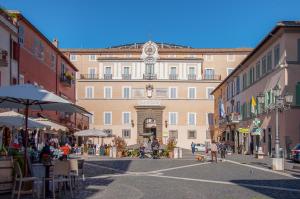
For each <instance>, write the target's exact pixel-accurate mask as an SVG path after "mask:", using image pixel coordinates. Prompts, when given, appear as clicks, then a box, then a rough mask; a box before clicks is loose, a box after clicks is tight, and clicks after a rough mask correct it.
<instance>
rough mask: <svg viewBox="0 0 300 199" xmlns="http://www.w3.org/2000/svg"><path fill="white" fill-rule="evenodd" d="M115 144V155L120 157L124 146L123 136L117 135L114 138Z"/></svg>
mask: <svg viewBox="0 0 300 199" xmlns="http://www.w3.org/2000/svg"><path fill="white" fill-rule="evenodd" d="M115 145H116V148H117V157H118V158H121V157H122V155H123V152H124V151H125V148H126V142H125V140H124V139H123V138H121V137H119V136H118V137H116V138H115Z"/></svg>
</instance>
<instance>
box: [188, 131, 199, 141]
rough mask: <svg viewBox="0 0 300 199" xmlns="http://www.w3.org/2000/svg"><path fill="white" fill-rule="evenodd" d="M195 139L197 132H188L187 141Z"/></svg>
mask: <svg viewBox="0 0 300 199" xmlns="http://www.w3.org/2000/svg"><path fill="white" fill-rule="evenodd" d="M196 138H197V131H195V130H188V139H196Z"/></svg>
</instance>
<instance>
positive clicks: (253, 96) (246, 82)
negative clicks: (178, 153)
mask: <svg viewBox="0 0 300 199" xmlns="http://www.w3.org/2000/svg"><path fill="white" fill-rule="evenodd" d="M274 88H279V89H280V94H281V95H282V96H285V95H286V94H292V95H293V103H292V104H290V105H287V106H286V108H288V109H286V110H282V111H281V112H280V113H279V138H280V146H281V147H282V148H283V149H284V150H285V151H286V152H287V153H289V152H290V150H291V148H292V147H293V146H294V145H295V144H296V143H299V142H300V120H299V118H300V109H299V106H300V23H299V22H297V21H284V22H280V23H278V24H277V25H276V27H275V28H274V29H273V30H272V31H271V32H270V33H269V34H268V35H267V36H266V37H265V38H264V39H263V40H262V41H261V42H260V43H259V44H258V46H257V47H256V48H255V49H254V50H253V51H252V52H251V53H250V54H249V56H247V57H246V58H245V59H244V60H243V61H242V62H241V64H240V65H239V66H238V67H237V68H236V69H235V70H234V71H233V72H232V73H231V74H230V75H229V76H228V77H227V78H226V79H225V80H224V81H223V82H222V83H221V84H220V85H219V86H218V87H217V88H216V89H215V90H214V91H213V95H214V97H215V99H214V101H215V105H214V109H215V110H214V112H215V128H214V134H213V137H214V138H218V139H220V140H225V141H227V142H228V143H231V144H232V145H233V146H234V148H236V149H237V146H240V148H241V149H243V151H244V152H245V153H252V152H254V153H255V151H257V150H258V148H259V147H262V150H263V153H265V154H269V155H270V156H271V155H272V154H274V147H275V129H276V121H275V111H274V106H275V100H276V99H277V97H276V95H275V94H276V93H275V92H276V89H274ZM260 96H263V97H264V101H263V102H262V103H259V100H258V99H259V97H260ZM283 101H284V100H283ZM254 127H255V128H254ZM257 127H258V128H257Z"/></svg>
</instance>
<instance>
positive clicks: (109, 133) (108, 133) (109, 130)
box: [103, 129, 112, 136]
mask: <svg viewBox="0 0 300 199" xmlns="http://www.w3.org/2000/svg"><path fill="white" fill-rule="evenodd" d="M103 132H104V133H106V134H107V135H109V136H112V129H103Z"/></svg>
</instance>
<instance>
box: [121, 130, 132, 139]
mask: <svg viewBox="0 0 300 199" xmlns="http://www.w3.org/2000/svg"><path fill="white" fill-rule="evenodd" d="M122 137H123V138H125V139H128V138H130V137H131V130H130V129H122Z"/></svg>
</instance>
